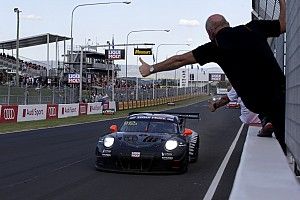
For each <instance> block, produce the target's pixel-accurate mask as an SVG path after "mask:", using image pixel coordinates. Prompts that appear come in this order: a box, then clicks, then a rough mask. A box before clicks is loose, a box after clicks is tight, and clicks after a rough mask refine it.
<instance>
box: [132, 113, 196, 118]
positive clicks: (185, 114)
mask: <svg viewBox="0 0 300 200" xmlns="http://www.w3.org/2000/svg"><path fill="white" fill-rule="evenodd" d="M142 113H145V114H167V115H175V116H177V117H178V118H181V119H200V114H199V113H181V112H178V113H177V112H130V113H128V115H133V114H142Z"/></svg>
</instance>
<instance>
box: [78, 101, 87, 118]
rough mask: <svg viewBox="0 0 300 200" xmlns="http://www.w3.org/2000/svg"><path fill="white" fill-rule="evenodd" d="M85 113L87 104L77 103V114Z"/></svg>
mask: <svg viewBox="0 0 300 200" xmlns="http://www.w3.org/2000/svg"><path fill="white" fill-rule="evenodd" d="M86 114H87V104H86V103H81V104H79V115H86Z"/></svg>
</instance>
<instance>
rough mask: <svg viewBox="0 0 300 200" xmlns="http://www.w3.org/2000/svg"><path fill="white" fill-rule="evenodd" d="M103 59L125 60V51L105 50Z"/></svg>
mask: <svg viewBox="0 0 300 200" xmlns="http://www.w3.org/2000/svg"><path fill="white" fill-rule="evenodd" d="M105 58H106V59H109V60H121V59H125V49H106V50H105Z"/></svg>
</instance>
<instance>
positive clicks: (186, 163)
mask: <svg viewBox="0 0 300 200" xmlns="http://www.w3.org/2000/svg"><path fill="white" fill-rule="evenodd" d="M188 165H189V155H188V154H187V155H186V156H185V158H184V162H183V164H182V167H181V169H180V171H179V174H184V173H185V172H187V171H188Z"/></svg>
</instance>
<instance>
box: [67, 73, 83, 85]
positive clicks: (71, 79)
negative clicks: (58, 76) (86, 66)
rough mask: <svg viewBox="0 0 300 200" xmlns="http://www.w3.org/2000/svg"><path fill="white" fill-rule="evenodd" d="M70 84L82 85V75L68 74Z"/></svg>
mask: <svg viewBox="0 0 300 200" xmlns="http://www.w3.org/2000/svg"><path fill="white" fill-rule="evenodd" d="M68 83H69V84H79V83H80V74H68Z"/></svg>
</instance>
